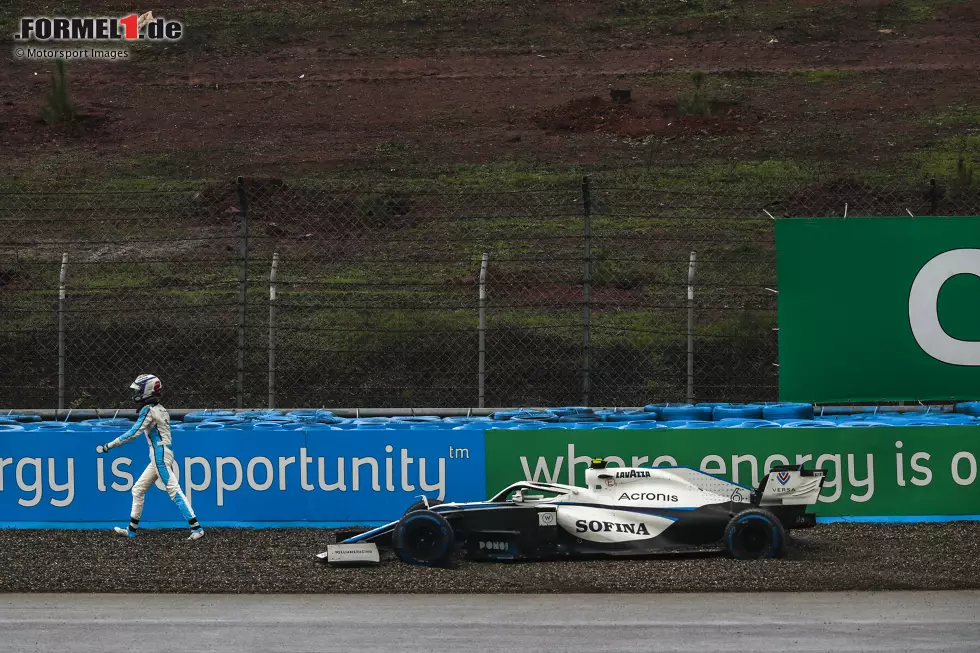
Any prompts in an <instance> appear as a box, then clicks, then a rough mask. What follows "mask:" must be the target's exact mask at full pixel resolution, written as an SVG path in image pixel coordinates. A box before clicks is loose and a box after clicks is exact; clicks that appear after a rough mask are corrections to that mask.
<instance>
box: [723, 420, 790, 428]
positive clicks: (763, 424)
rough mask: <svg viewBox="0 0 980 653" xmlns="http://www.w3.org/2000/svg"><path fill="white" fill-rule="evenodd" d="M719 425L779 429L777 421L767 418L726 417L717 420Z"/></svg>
mask: <svg viewBox="0 0 980 653" xmlns="http://www.w3.org/2000/svg"><path fill="white" fill-rule="evenodd" d="M715 424H717V425H718V426H719V427H724V428H742V429H778V428H780V426H779V424H776V423H775V422H770V421H769V420H767V419H738V418H725V419H723V420H720V421H718V422H715Z"/></svg>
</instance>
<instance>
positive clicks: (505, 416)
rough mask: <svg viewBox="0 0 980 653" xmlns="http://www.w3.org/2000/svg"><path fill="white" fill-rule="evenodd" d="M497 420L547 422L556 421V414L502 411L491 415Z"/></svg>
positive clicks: (535, 411)
mask: <svg viewBox="0 0 980 653" xmlns="http://www.w3.org/2000/svg"><path fill="white" fill-rule="evenodd" d="M491 417H492V418H493V419H495V420H512V419H515V418H516V419H541V420H547V421H554V420H555V414H554V413H549V412H548V411H544V410H528V409H526V408H520V409H518V410H500V411H497V412H496V413H494V414H493V415H491Z"/></svg>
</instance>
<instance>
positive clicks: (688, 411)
mask: <svg viewBox="0 0 980 653" xmlns="http://www.w3.org/2000/svg"><path fill="white" fill-rule="evenodd" d="M711 410H712V409H711V408H708V407H705V406H702V407H701V408H698V407H697V406H665V407H663V408H661V409H660V412H659V414H658V415H657V419H658V420H659V421H661V422H677V421H681V420H696V421H699V422H707V421H710V420H711Z"/></svg>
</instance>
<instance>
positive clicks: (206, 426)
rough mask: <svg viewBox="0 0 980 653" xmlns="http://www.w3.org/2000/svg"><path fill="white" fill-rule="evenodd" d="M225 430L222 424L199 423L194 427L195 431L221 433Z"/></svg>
mask: <svg viewBox="0 0 980 653" xmlns="http://www.w3.org/2000/svg"><path fill="white" fill-rule="evenodd" d="M224 428H225V425H224V424H223V423H221V422H199V423H197V424H196V425H194V430H195V431H220V430H222V429H224Z"/></svg>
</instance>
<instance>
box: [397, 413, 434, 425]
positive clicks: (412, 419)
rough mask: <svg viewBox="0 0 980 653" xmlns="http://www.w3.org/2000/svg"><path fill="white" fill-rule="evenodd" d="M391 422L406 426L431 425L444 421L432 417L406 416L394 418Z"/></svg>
mask: <svg viewBox="0 0 980 653" xmlns="http://www.w3.org/2000/svg"><path fill="white" fill-rule="evenodd" d="M391 421H392V422H402V423H404V424H431V423H433V422H441V421H442V420H441V419H440V418H438V417H433V416H431V415H405V416H402V417H392V418H391Z"/></svg>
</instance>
